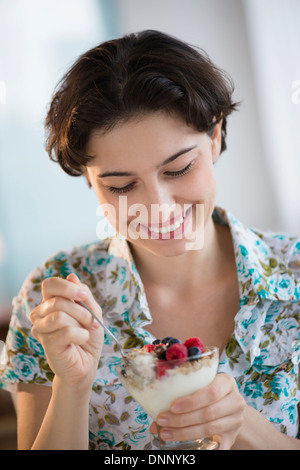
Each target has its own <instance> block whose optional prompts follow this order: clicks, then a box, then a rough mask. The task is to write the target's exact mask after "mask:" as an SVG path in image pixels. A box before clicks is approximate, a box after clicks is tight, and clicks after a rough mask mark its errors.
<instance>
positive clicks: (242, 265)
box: [0, 208, 300, 450]
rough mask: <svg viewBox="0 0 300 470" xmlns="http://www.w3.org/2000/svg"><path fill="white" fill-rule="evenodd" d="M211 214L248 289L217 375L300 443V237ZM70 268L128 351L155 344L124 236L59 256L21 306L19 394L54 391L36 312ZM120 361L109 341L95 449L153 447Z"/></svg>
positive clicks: (13, 336)
mask: <svg viewBox="0 0 300 470" xmlns="http://www.w3.org/2000/svg"><path fill="white" fill-rule="evenodd" d="M213 218H214V221H215V223H218V224H226V225H228V226H229V227H230V230H231V234H232V239H233V244H234V249H235V256H236V266H237V273H238V280H239V289H240V308H239V311H238V312H237V314H236V316H235V328H234V332H233V334H232V336H231V338H230V340H229V342H228V344H227V346H226V348H225V349H224V351H223V352H222V354H221V357H220V365H219V372H226V373H227V374H230V375H232V376H233V377H234V378H235V379H236V381H237V384H238V386H239V389H240V392H241V394H242V395H243V397H244V398H245V400H246V402H247V403H248V404H249V405H251V406H252V407H254V408H255V409H257V410H259V411H260V412H261V413H262V414H263V415H264V416H265V417H266V418H268V419H269V420H270V421H271V422H272V423H273V424H274V425H275V426H276V427H277V428H278V429H279V430H280V431H281V432H283V433H286V434H288V435H289V436H293V437H297V436H298V425H299V422H298V408H297V407H298V403H299V401H300V391H299V360H300V238H296V237H291V236H289V235H286V234H279V233H265V232H261V231H258V230H254V229H249V228H247V227H245V226H244V225H243V224H242V223H241V222H239V221H238V220H237V219H236V218H234V217H233V216H232V215H231V214H229V213H228V212H225V211H224V210H222V209H220V208H216V209H215V211H214V214H213ZM71 272H75V273H76V274H77V275H78V276H79V278H80V279H81V281H82V282H84V283H86V284H87V285H88V286H89V287H90V289H91V291H92V293H93V295H94V297H95V299H96V300H97V301H98V302H99V304H100V305H101V307H102V309H103V314H104V320H105V323H106V325H107V326H108V327H109V328H110V330H111V331H112V332H113V333H114V334H115V335H116V336H117V337H118V338H119V340H120V342H121V343H122V344H123V347H124V348H125V349H130V348H133V347H141V346H142V345H143V344H145V343H149V342H152V341H153V340H154V339H155V338H154V337H153V336H151V335H150V333H148V332H147V331H146V330H145V329H144V327H145V326H146V325H148V324H149V323H151V313H150V311H149V308H148V304H147V299H146V296H145V292H144V288H143V284H142V281H141V279H140V276H139V273H138V272H137V269H136V267H135V264H134V262H133V258H132V256H131V252H130V249H129V245H128V243H127V241H126V240H124V239H122V238H119V237H118V238H113V239H107V240H104V241H96V242H95V243H91V244H88V245H84V246H80V247H77V248H74V249H72V250H70V251H61V252H59V253H57V254H56V255H54V256H52V257H51V258H50V259H48V261H46V262H45V263H44V264H43V265H42V266H41V267H39V268H38V269H36V270H35V271H34V272H33V273H31V274H30V275H29V276H28V278H27V279H26V280H25V282H24V285H23V287H22V289H21V291H20V293H19V295H18V296H17V297H16V298H15V299H14V300H13V314H12V318H11V322H10V327H9V332H8V336H7V341H6V346H7V349H6V355H7V357H6V360H5V364H4V366H3V364H2V373H1V379H0V386H1V387H2V388H4V389H7V390H11V391H14V390H16V387H17V384H18V383H19V382H23V383H30V384H33V383H36V384H43V385H45V386H51V382H52V380H53V373H52V371H51V369H50V367H49V365H48V364H47V361H46V357H45V354H44V351H43V348H42V346H41V345H40V343H39V342H38V341H37V340H36V339H34V338H33V337H32V335H31V326H32V325H31V322H30V319H29V315H30V312H31V310H32V309H33V308H34V307H35V306H37V305H38V304H40V302H41V298H42V297H41V283H42V281H43V279H45V278H47V277H50V276H62V277H66V276H67V275H68V274H70V273H71ZM120 362H121V358H120V354H119V353H117V352H116V351H115V348H114V344H113V342H112V340H111V338H110V336H108V335H107V336H105V345H104V349H103V352H102V355H101V360H100V362H99V367H98V371H97V375H96V377H95V381H94V384H93V388H92V393H91V398H90V409H89V413H90V415H89V423H90V424H89V438H90V449H108V450H113V449H119V450H128V449H132V450H135V449H152V450H155V449H157V447H156V437H155V436H153V435H152V434H151V433H150V432H149V427H150V424H151V419H150V417H149V416H148V415H147V414H146V413H145V412H144V411H143V409H142V408H141V407H140V406H139V405H138V404H137V403H136V402H135V401H134V400H133V399H132V397H131V396H130V394H129V393H128V392H127V391H126V389H125V388H124V387H123V386H122V385H121V383H120V381H119V379H118V376H117V373H116V366H117V365H118V364H120ZM0 363H1V360H0ZM2 363H3V358H2Z"/></svg>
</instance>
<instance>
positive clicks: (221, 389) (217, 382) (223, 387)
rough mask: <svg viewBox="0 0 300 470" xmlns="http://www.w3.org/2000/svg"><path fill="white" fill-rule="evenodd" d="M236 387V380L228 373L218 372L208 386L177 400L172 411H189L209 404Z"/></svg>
mask: <svg viewBox="0 0 300 470" xmlns="http://www.w3.org/2000/svg"><path fill="white" fill-rule="evenodd" d="M234 387H235V388H236V387H237V385H236V382H235V380H234V379H233V378H232V377H230V376H229V375H227V374H218V375H217V376H216V378H215V379H214V380H213V382H211V383H210V384H209V385H208V386H207V387H204V388H202V389H201V390H198V391H197V392H195V393H193V394H191V395H187V396H186V397H182V398H179V399H177V400H175V401H174V402H173V403H172V404H171V407H170V410H171V411H172V413H188V412H190V411H194V410H197V409H199V408H203V407H206V406H209V405H211V404H213V403H215V402H217V401H219V400H221V399H222V398H223V397H225V396H226V395H228V394H229V393H230V392H231V391H232V389H233V388H234Z"/></svg>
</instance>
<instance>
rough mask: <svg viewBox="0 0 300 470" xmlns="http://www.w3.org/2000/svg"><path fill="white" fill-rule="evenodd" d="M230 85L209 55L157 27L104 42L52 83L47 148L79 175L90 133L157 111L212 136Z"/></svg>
mask: <svg viewBox="0 0 300 470" xmlns="http://www.w3.org/2000/svg"><path fill="white" fill-rule="evenodd" d="M233 89H234V88H233V83H232V81H231V79H230V77H229V76H228V75H227V74H226V73H225V72H224V71H222V70H220V69H219V68H217V67H216V66H215V65H214V64H213V63H212V62H211V60H210V59H209V57H208V56H207V54H206V53H205V52H204V51H202V50H200V49H196V48H194V47H191V46H189V45H188V44H186V43H184V42H182V41H180V40H178V39H176V38H174V37H171V36H169V35H167V34H164V33H161V32H158V31H152V30H148V31H142V32H140V33H135V34H129V35H126V36H124V37H122V38H120V39H115V40H111V41H106V42H104V43H103V44H100V45H99V46H97V47H95V48H93V49H91V50H89V51H88V52H86V53H85V54H83V55H81V56H80V57H79V59H78V60H77V61H76V62H75V64H74V65H73V67H72V68H71V69H70V70H69V71H68V72H67V73H66V75H65V76H64V77H63V78H62V80H61V82H60V83H59V85H58V88H57V91H56V92H55V94H54V96H53V98H52V101H51V103H50V108H49V111H48V114H47V117H46V122H45V128H46V132H47V141H46V149H47V152H48V153H49V156H50V158H51V159H52V160H54V161H57V162H58V163H59V164H60V165H61V167H62V168H63V170H64V171H65V172H66V173H68V174H70V175H72V176H80V175H82V174H84V172H85V166H86V165H87V163H88V162H89V161H90V159H91V158H92V157H90V156H88V155H87V154H86V152H85V149H86V145H87V142H88V139H89V137H90V135H91V132H92V131H93V130H96V129H102V130H104V131H107V130H109V129H111V128H112V127H113V126H114V125H115V124H117V123H119V122H122V121H123V122H126V120H128V119H130V118H132V117H134V116H136V115H139V114H145V113H149V112H155V111H161V110H163V111H166V112H168V113H177V114H178V113H179V115H180V116H181V117H182V118H183V119H184V120H185V122H186V123H187V124H188V125H190V126H192V127H193V128H195V129H197V130H198V131H200V132H207V133H208V134H210V133H211V132H212V131H213V128H214V125H215V123H216V122H218V121H219V120H220V119H223V121H222V147H221V152H222V151H223V150H225V149H226V124H227V119H226V118H227V116H228V115H229V114H230V113H231V112H232V111H233V110H235V109H236V107H237V103H233V101H232V94H233Z"/></svg>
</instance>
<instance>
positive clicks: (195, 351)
mask: <svg viewBox="0 0 300 470" xmlns="http://www.w3.org/2000/svg"><path fill="white" fill-rule="evenodd" d="M201 354H202V351H201V349H200V348H197V347H196V346H192V347H191V348H189V349H188V357H193V358H195V359H197V358H198V357H200V356H201Z"/></svg>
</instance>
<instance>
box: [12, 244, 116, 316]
mask: <svg viewBox="0 0 300 470" xmlns="http://www.w3.org/2000/svg"><path fill="white" fill-rule="evenodd" d="M110 241H111V240H110V239H105V240H98V241H95V242H92V243H88V244H83V245H78V246H75V247H72V248H70V249H67V250H61V251H58V252H56V253H54V254H53V255H51V256H50V257H49V258H47V259H46V261H45V262H44V263H42V264H41V265H40V266H39V267H37V268H36V269H35V270H33V271H32V272H31V273H30V274H29V275H28V276H27V277H26V279H25V281H24V283H23V285H22V288H21V290H20V292H19V294H18V296H16V297H15V298H14V299H13V307H14V310H18V309H20V308H22V310H23V313H24V310H25V311H27V312H28V313H30V311H31V310H32V309H33V308H34V307H36V306H37V305H39V304H40V302H41V298H42V295H41V285H42V282H43V281H44V280H45V279H46V278H48V277H53V276H57V277H63V278H66V277H67V276H68V275H69V274H71V273H75V274H77V276H78V277H79V278H80V280H81V281H82V282H83V283H86V284H88V285H89V287H91V288H92V289H93V288H96V284H98V283H99V284H100V285H101V281H102V280H103V278H104V276H105V270H106V265H107V263H108V261H109V259H110V255H109V246H110ZM98 296H101V286H100V289H99V295H98Z"/></svg>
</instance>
